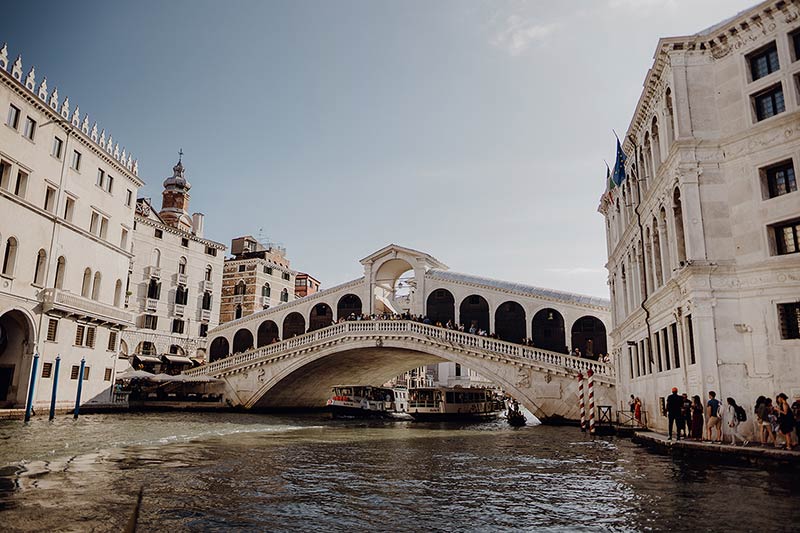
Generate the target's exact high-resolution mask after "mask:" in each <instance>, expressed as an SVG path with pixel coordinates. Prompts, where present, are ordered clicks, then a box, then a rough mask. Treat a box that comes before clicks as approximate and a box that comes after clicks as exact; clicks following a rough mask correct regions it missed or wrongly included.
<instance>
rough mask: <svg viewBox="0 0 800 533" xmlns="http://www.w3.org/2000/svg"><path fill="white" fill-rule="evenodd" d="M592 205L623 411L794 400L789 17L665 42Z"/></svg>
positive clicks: (795, 13)
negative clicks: (610, 173)
mask: <svg viewBox="0 0 800 533" xmlns="http://www.w3.org/2000/svg"><path fill="white" fill-rule="evenodd" d="M623 149H624V151H625V153H626V154H627V162H626V164H625V179H624V180H623V181H622V182H621V183H620V184H619V185H618V186H615V187H613V188H611V190H610V191H607V193H606V194H604V195H603V197H602V199H601V202H600V207H599V211H600V212H601V213H602V214H603V215H604V217H605V224H606V236H607V242H608V264H607V268H608V272H609V286H610V291H611V300H612V320H613V330H612V332H611V338H612V341H613V345H614V346H615V352H614V355H615V358H614V359H615V361H616V364H617V375H618V385H619V389H618V391H619V398H620V399H624V398H628V397H629V395H630V394H634V395H636V396H639V397H640V398H641V399H642V401H643V403H644V408H645V410H646V412H647V415H648V421H649V423H650V425H651V426H655V427H666V423H667V422H666V418H664V417H662V415H661V403H662V402H663V398H664V397H665V396H667V395H668V394H669V391H670V389H671V388H672V387H673V386H675V387H678V388H679V390H680V391H681V392H687V393H688V394H689V395H695V394H697V395H699V396H700V397H701V398H706V397H707V393H708V392H709V391H712V390H713V391H715V392H716V393H717V395H718V397H722V398H725V397H728V396H731V397H734V398H735V399H736V400H737V401H738V402H739V403H740V404H743V405H752V404H753V403H754V401H755V399H756V397H757V396H759V395H762V394H764V395H767V396H775V394H777V393H778V392H786V393H787V394H790V395H793V396H798V395H800V367H798V366H797V364H796V362H797V360H798V357H800V332H799V331H798V330H799V329H800V254H798V252H800V195H799V194H798V192H797V182H796V179H795V164H800V10H799V9H798V5H797V3H796V2H787V1H774V0H771V1H767V2H762V3H760V4H758V5H757V6H754V7H753V8H751V9H749V10H747V11H745V12H742V13H740V14H738V15H736V16H735V17H733V18H731V19H728V20H726V21H724V22H721V23H719V24H717V25H715V26H713V27H711V28H708V29H707V30H704V31H702V32H700V33H697V34H695V35H691V36H685V37H670V38H664V39H661V40H660V41H659V43H658V47H657V50H656V55H655V61H654V64H653V66H652V67H651V69H650V70H649V71H648V74H647V77H646V79H645V83H644V90H643V92H642V95H641V97H640V99H639V102H638V103H637V106H636V110H635V113H634V116H633V119H632V121H631V124H630V126H629V128H628V131H627V133H626V135H625V138H624V142H623Z"/></svg>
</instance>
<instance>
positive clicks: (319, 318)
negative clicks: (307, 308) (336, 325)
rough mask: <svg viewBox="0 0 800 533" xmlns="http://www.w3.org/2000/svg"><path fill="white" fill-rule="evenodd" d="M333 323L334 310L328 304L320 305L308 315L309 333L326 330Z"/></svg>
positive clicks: (313, 308)
mask: <svg viewBox="0 0 800 533" xmlns="http://www.w3.org/2000/svg"><path fill="white" fill-rule="evenodd" d="M332 323H333V309H331V306H329V305H328V304H326V303H318V304H317V305H315V306H314V307H312V308H311V313H309V315H308V331H316V330H318V329H322V328H326V327H328V326H330V325H331V324H332Z"/></svg>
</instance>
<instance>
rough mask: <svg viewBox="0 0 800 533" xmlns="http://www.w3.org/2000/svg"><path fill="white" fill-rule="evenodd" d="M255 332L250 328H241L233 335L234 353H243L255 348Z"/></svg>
mask: <svg viewBox="0 0 800 533" xmlns="http://www.w3.org/2000/svg"><path fill="white" fill-rule="evenodd" d="M253 346H254V345H253V334H252V333H250V330H249V329H240V330H239V331H237V332H236V334H235V335H234V336H233V353H242V352H246V351H247V350H252V349H253Z"/></svg>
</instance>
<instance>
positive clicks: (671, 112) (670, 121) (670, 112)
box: [664, 87, 675, 146]
mask: <svg viewBox="0 0 800 533" xmlns="http://www.w3.org/2000/svg"><path fill="white" fill-rule="evenodd" d="M664 103H665V105H666V108H667V132H666V135H667V143H668V146H669V145H671V144H672V141H673V140H675V109H674V108H673V106H672V89H670V88H669V87H667V92H666V93H664Z"/></svg>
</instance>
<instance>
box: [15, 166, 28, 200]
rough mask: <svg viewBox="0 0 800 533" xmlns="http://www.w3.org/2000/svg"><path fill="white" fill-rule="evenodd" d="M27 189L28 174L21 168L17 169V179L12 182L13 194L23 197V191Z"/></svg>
mask: <svg viewBox="0 0 800 533" xmlns="http://www.w3.org/2000/svg"><path fill="white" fill-rule="evenodd" d="M27 189H28V175H27V174H26V173H24V172H23V171H21V170H17V181H16V183H15V184H14V194H16V195H17V196H19V197H20V198H25V191H26V190H27Z"/></svg>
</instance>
